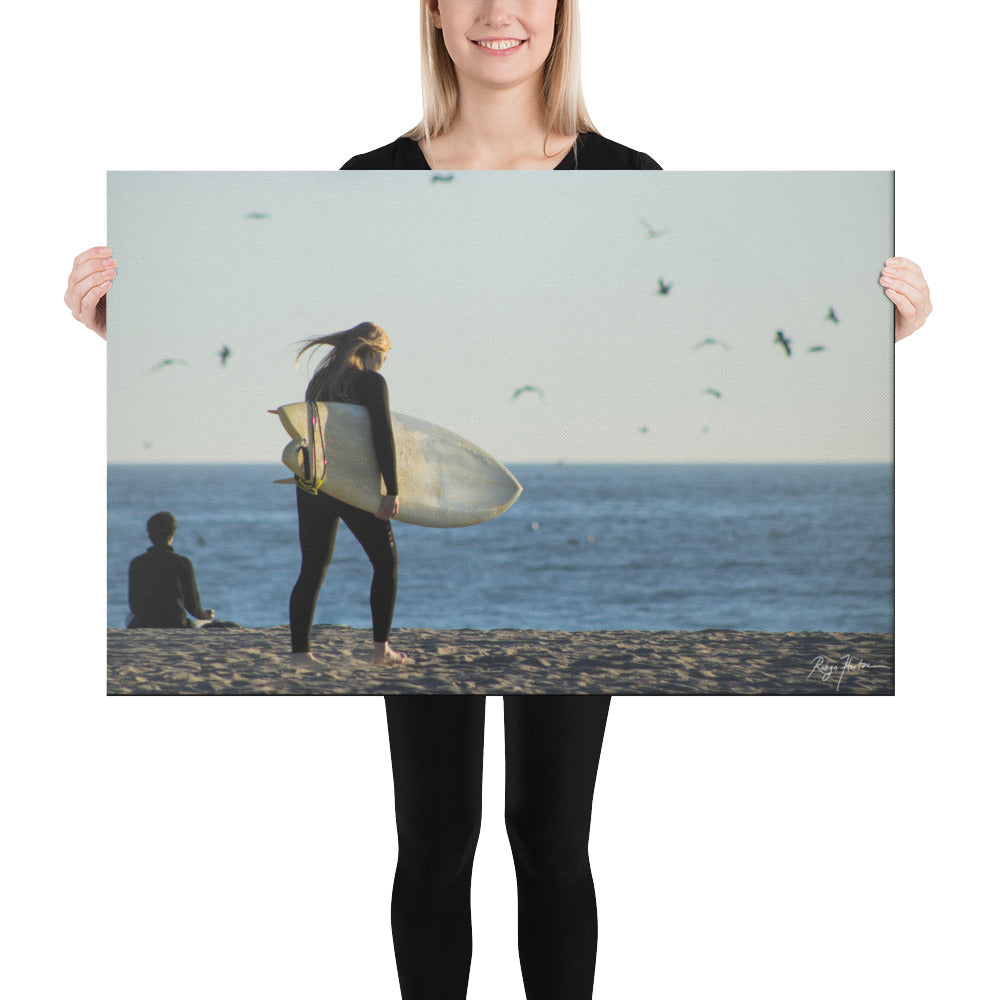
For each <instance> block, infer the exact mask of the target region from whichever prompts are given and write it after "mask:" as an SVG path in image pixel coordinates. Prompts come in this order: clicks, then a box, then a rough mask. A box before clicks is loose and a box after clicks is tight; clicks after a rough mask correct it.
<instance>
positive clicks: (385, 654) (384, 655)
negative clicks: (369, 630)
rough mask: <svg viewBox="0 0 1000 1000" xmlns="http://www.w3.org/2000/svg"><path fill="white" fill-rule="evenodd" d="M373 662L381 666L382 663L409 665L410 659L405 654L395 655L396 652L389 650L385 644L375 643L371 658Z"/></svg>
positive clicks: (387, 644)
mask: <svg viewBox="0 0 1000 1000" xmlns="http://www.w3.org/2000/svg"><path fill="white" fill-rule="evenodd" d="M372 659H373V660H374V662H375V663H376V664H377V665H379V666H381V665H382V664H383V663H409V662H411V661H410V658H409V657H408V656H407V655H406V654H405V653H397V652H396V650H394V649H392V648H390V646H389V643H387V642H376V643H375V655H374V656H373V657H372Z"/></svg>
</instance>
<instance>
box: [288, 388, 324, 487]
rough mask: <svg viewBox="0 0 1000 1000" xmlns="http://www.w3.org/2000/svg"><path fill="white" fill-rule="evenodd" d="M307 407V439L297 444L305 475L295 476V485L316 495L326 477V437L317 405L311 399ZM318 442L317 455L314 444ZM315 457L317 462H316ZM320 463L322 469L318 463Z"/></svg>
mask: <svg viewBox="0 0 1000 1000" xmlns="http://www.w3.org/2000/svg"><path fill="white" fill-rule="evenodd" d="M307 405H308V407H309V436H308V439H307V440H303V442H302V443H301V444H300V445H299V453H300V454H302V456H303V457H302V464H303V466H304V467H305V473H306V474H305V476H299V475H296V476H295V485H296V486H298V487H299V489H301V490H305V492H306V493H310V494H312V496H316V494H317V493H319V490H320V487H321V486H322V485H323V480H324V479H325V478H326V439H325V437H324V432H323V424H322V422H321V421H320V419H319V407H318V406H317V405H316V403H314V402H313V401H311V400H309V401H308V402H307ZM317 443H318V444H319V452H318V455H317V448H316V445H317ZM317 457H318V458H319V462H317ZM320 463H322V466H323V467H322V469H319V464H320Z"/></svg>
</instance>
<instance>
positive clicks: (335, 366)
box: [295, 323, 391, 403]
mask: <svg viewBox="0 0 1000 1000" xmlns="http://www.w3.org/2000/svg"><path fill="white" fill-rule="evenodd" d="M390 346H391V345H390V343H389V338H388V336H387V335H386V332H385V330H383V329H382V328H381V327H380V326H376V325H375V324H374V323H359V324H358V325H357V326H353V327H351V329H350V330H341V331H340V333H331V334H328V335H327V336H325V337H316V338H315V339H313V340H307V341H306V342H305V346H304V347H303V348H302V350H301V351H299V353H298V354H296V355H295V360H296V362H298V360H299V358H301V357H302V355H303V354H305V353H306V351H312V350H315V349H316V348H317V347H330V348H332V350H331V351H330V353H329V354H327V356H326V357H325V358H324V359H323V360H322V361H321V362H320V363H319V367H318V368H317V369H316V371H315V372H314V373H313V377H312V378H311V379H310V380H309V385H308V387H307V388H306V399H309V400H317V401H321V402H327V403H353V402H355V401H354V400H353V399H351V396H350V387H351V382H352V381H353V380H354V378H355V377H356V376H357V373H358V372H360V371H362V370H363V369H364V367H365V361H366V360H367V359H368V358H370V357H371V356H372V355H373V354H380V355H382V357H385V355H386V354H388V353H389V348H390Z"/></svg>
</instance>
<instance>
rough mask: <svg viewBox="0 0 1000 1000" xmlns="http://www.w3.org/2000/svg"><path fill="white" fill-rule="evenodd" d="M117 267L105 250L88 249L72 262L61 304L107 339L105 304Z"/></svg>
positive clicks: (101, 248)
mask: <svg viewBox="0 0 1000 1000" xmlns="http://www.w3.org/2000/svg"><path fill="white" fill-rule="evenodd" d="M116 267H117V265H116V263H115V259H114V258H113V257H112V256H111V251H110V250H109V249H108V248H107V247H91V248H90V249H89V250H84V251H83V253H82V254H80V256H79V257H77V258H76V260H74V261H73V270H72V271H70V273H69V281H68V282H67V284H66V294H65V295H64V296H63V301H64V302H65V303H66V305H67V306H69V311H70V312H71V313H72V314H73V317H74V319H78V320H79V321H80V322H81V323H83V325H84V326H86V327H88V328H89V329H91V330H93V331H94V333H96V334H98V335H100V336H101V337H103V338H104V339H105V340H107V339H108V325H107V316H106V313H107V301H106V299H105V298H104V296H105V295H107V293H108V289H109V288H110V287H111V281H112V279H113V278H114V276H115V269H116Z"/></svg>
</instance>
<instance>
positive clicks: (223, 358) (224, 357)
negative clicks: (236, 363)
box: [219, 344, 233, 368]
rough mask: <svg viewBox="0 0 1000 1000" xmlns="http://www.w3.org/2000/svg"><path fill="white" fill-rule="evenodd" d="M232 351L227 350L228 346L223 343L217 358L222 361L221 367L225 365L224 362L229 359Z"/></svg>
mask: <svg viewBox="0 0 1000 1000" xmlns="http://www.w3.org/2000/svg"><path fill="white" fill-rule="evenodd" d="M232 353H233V352H232V351H231V350H229V348H228V346H227V345H225V344H223V345H222V350H221V351H219V360H220V361H221V362H222V367H223V368H225V367H226V362H227V361H228V360H229V355H230V354H232Z"/></svg>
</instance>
